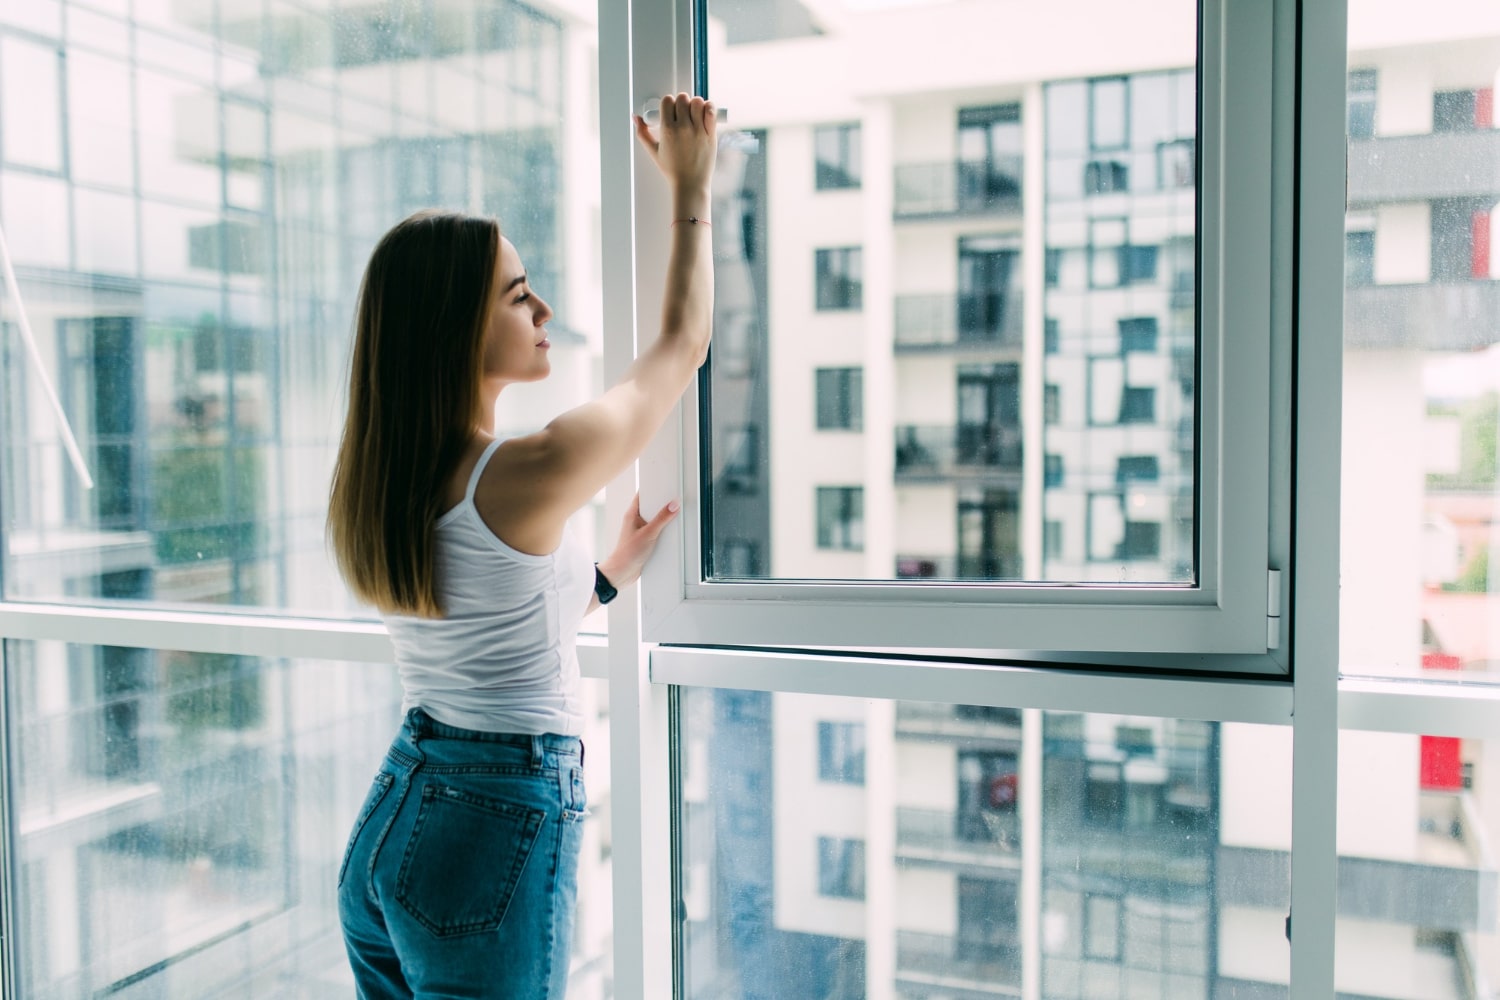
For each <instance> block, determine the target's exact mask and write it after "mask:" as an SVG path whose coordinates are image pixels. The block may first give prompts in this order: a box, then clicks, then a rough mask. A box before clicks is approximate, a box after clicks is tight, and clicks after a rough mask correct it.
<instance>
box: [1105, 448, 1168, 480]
mask: <svg viewBox="0 0 1500 1000" xmlns="http://www.w3.org/2000/svg"><path fill="white" fill-rule="evenodd" d="M1160 475H1161V472H1160V469H1159V468H1158V465H1157V461H1156V456H1155V455H1121V456H1120V459H1119V461H1118V462H1117V463H1116V464H1115V482H1116V483H1118V484H1119V485H1121V486H1123V485H1125V484H1126V483H1154V482H1156V481H1157V479H1158V478H1159V477H1160Z"/></svg>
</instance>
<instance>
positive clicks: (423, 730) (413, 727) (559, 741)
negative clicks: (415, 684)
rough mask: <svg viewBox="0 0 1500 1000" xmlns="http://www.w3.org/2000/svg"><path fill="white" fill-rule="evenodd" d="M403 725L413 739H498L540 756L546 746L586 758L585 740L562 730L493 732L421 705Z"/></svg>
mask: <svg viewBox="0 0 1500 1000" xmlns="http://www.w3.org/2000/svg"><path fill="white" fill-rule="evenodd" d="M401 728H402V735H403V736H405V737H406V738H407V739H409V740H411V741H412V742H413V743H419V742H420V741H422V740H430V739H443V740H465V741H468V742H471V743H499V744H503V745H507V746H517V747H526V748H528V749H529V750H531V752H532V755H533V756H535V757H540V755H541V753H542V752H543V751H545V750H561V751H570V750H576V751H577V752H578V757H579V763H580V764H581V763H582V761H583V741H582V740H581V739H579V738H578V737H577V736H563V735H561V734H559V733H491V732H485V731H484V730H480V729H464V728H462V727H459V726H450V725H448V724H447V723H446V722H439V721H438V720H436V719H434V718H433V717H432V716H430V715H428V714H427V712H426V711H425V710H424V709H422V708H420V707H417V708H412V709H410V710H409V711H408V712H407V713H406V721H405V722H404V723H403V724H402V727H401Z"/></svg>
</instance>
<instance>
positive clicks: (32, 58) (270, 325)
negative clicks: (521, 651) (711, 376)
mask: <svg viewBox="0 0 1500 1000" xmlns="http://www.w3.org/2000/svg"><path fill="white" fill-rule="evenodd" d="M0 6H3V7H4V8H5V11H4V12H3V13H0V22H4V21H7V20H8V19H10V20H14V18H16V17H19V16H21V13H22V12H21V11H20V10H19V9H17V10H14V11H13V10H12V8H25V10H26V11H27V12H31V11H32V10H33V8H36V10H38V11H40V12H41V13H42V14H45V13H46V11H47V10H49V9H51V8H53V7H56V6H57V5H56V4H50V3H40V2H34V0H26V2H24V3H19V4H15V3H5V2H0ZM62 8H63V9H62V10H60V11H54V12H53V15H52V18H51V19H52V20H53V21H56V22H57V23H58V24H59V25H61V24H63V23H65V24H66V26H67V29H68V33H67V35H66V36H65V40H64V42H63V43H61V46H60V48H59V47H58V46H53V45H47V44H42V43H41V42H40V41H37V40H35V36H32V35H28V36H27V37H26V39H22V38H21V37H19V36H17V35H14V34H10V33H5V34H3V37H0V101H3V105H4V106H3V107H0V156H3V157H4V162H3V163H0V222H3V224H4V227H5V233H6V236H7V239H8V241H9V244H10V247H11V250H12V253H13V255H14V257H15V260H16V264H17V266H18V268H19V269H20V280H21V293H22V298H23V300H24V304H25V307H26V310H27V313H28V315H29V317H30V320H31V326H32V328H33V329H34V330H35V333H36V337H37V340H38V348H39V351H40V355H41V359H42V363H43V367H44V368H45V371H44V372H38V371H36V370H34V369H33V367H32V365H31V363H30V362H29V361H28V360H27V357H26V355H25V353H24V352H22V351H20V350H13V349H12V348H15V347H17V346H18V345H17V343H11V344H9V345H8V346H7V348H6V350H5V351H4V352H3V354H0V358H3V359H4V361H5V363H6V366H7V369H6V371H5V373H4V375H3V378H0V384H3V385H4V386H6V387H7V389H9V390H10V392H11V393H12V396H11V397H10V398H9V399H8V400H7V401H6V405H5V406H4V408H3V415H4V424H3V426H0V449H3V458H0V488H3V503H0V507H3V511H4V521H3V526H0V528H3V534H4V546H3V557H0V558H3V560H4V564H3V570H4V572H3V573H0V576H3V578H4V594H5V596H6V597H8V598H20V599H41V600H93V599H97V598H100V597H104V596H108V597H111V598H115V599H124V600H135V601H152V602H160V603H164V604H181V603H185V602H205V603H211V604H219V605H223V604H231V605H241V606H246V605H248V606H256V607H263V608H275V609H288V610H292V611H298V612H315V613H326V614H346V613H349V612H351V611H357V610H358V609H355V608H354V607H353V606H352V604H351V602H350V600H349V598H348V597H347V596H346V594H345V591H344V588H343V586H342V585H341V584H340V582H339V581H338V579H337V576H336V574H335V573H334V571H333V569H332V566H331V564H330V561H329V559H328V552H327V547H326V545H325V542H324V532H323V523H324V516H325V507H326V502H327V492H328V481H329V474H330V472H331V469H332V461H333V455H334V449H335V446H336V443H337V435H338V433H339V430H340V425H341V421H342V417H343V406H344V393H345V388H346V379H347V364H348V353H349V347H350V332H351V330H352V327H353V308H354V302H355V296H356V293H357V291H358V284H359V279H360V275H361V273H362V271H363V268H364V264H365V261H366V259H367V258H368V255H369V253H370V250H371V248H372V247H373V246H374V244H375V241H376V240H377V239H378V238H379V237H380V236H381V235H382V234H383V233H384V232H385V231H386V230H387V229H388V228H390V227H391V226H392V225H394V224H395V223H396V222H398V221H399V220H400V219H402V218H403V217H405V216H406V215H408V214H410V213H411V212H413V211H416V210H418V209H421V208H429V207H438V208H448V209H457V210H466V211H472V212H476V213H483V214H489V215H493V216H495V217H497V218H498V219H499V220H500V222H501V226H502V229H503V231H504V232H505V234H506V235H507V236H508V237H509V238H510V239H511V241H512V242H513V243H514V244H515V245H516V247H517V248H518V250H519V251H520V253H521V256H522V260H523V261H524V262H525V265H526V267H527V270H528V273H529V275H530V278H531V282H532V284H533V286H534V287H535V288H536V289H537V290H538V291H539V292H540V293H541V294H542V295H543V296H544V297H545V298H546V299H547V300H548V302H549V303H550V304H551V305H552V306H553V308H554V310H555V312H556V316H557V318H556V319H555V320H554V321H553V323H552V324H551V325H550V328H549V332H550V339H551V342H552V344H553V350H552V352H551V358H552V364H553V373H552V376H551V378H549V379H548V380H547V381H546V382H545V383H542V384H539V385H531V386H525V387H518V388H513V389H507V390H506V392H505V393H504V394H502V399H501V404H500V410H501V416H500V421H499V427H500V429H501V431H502V432H504V433H519V432H524V431H529V430H534V429H536V428H538V427H540V426H541V425H542V424H543V423H545V422H546V421H547V420H549V419H550V418H551V417H552V416H553V415H554V414H555V413H557V412H558V411H560V410H561V409H563V408H565V407H567V406H570V405H574V404H576V403H579V402H582V401H583V400H584V399H585V398H587V397H588V396H589V395H591V394H593V393H595V392H597V391H598V385H597V380H598V376H597V370H598V365H599V362H600V356H601V351H600V329H601V316H602V308H601V304H600V296H601V291H600V264H599V258H598V254H599V250H598V247H599V235H598V224H599V223H598V220H599V209H598V199H599V186H598V183H597V181H596V180H590V178H591V177H593V176H594V173H593V168H592V167H591V166H590V164H592V163H593V162H594V161H595V160H596V159H597V149H598V136H597V126H596V125H595V124H593V123H594V122H595V121H596V119H597V112H596V108H597V101H598V97H597V86H596V84H595V82H594V81H595V80H596V77H597V73H596V70H595V66H594V61H595V56H594V50H595V48H596V43H595V27H594V25H593V24H592V23H591V22H590V21H588V20H583V19H581V18H580V17H578V16H574V15H573V14H569V15H567V16H566V17H563V16H559V15H554V14H548V13H544V12H543V10H542V9H539V8H536V7H534V6H532V5H529V4H524V3H521V2H519V0H441V2H440V0H414V2H411V3H401V4H394V5H393V4H386V3H379V4H364V5H349V4H333V3H329V2H328V0H318V2H305V0H298V2H295V3H293V2H289V0H267V2H265V3H262V2H260V0H256V2H254V3H233V4H216V3H211V2H208V0H173V2H169V0H132V2H128V3H127V2H126V0H112V2H110V3H108V4H101V3H98V2H96V0H90V2H88V3H83V2H78V3H71V2H70V3H66V4H63V5H62ZM62 15H65V17H63V16H62ZM126 18H129V20H126ZM23 20H24V21H25V23H26V24H27V25H28V26H29V29H31V30H41V31H52V32H54V33H55V32H56V30H57V28H50V29H49V28H48V27H47V26H46V24H44V23H42V22H37V21H35V19H32V18H31V17H30V14H29V13H28V14H27V15H26V18H25V19H23ZM46 20H47V18H46V17H43V18H42V21H43V22H45V21H46ZM132 21H133V26H132ZM120 38H125V39H130V40H133V41H131V44H129V45H124V44H116V41H118V40H119V39H120ZM565 109H566V111H565ZM565 150H566V152H565ZM574 161H576V162H574ZM19 308H20V303H17V302H15V301H12V299H11V295H10V293H9V292H8V291H6V290H4V289H3V288H0V323H3V324H4V326H5V329H6V330H7V335H6V338H5V339H6V340H8V341H13V340H14V338H13V337H12V336H11V333H10V331H11V330H12V328H13V327H14V324H15V321H16V319H17V317H18V310H19ZM44 378H45V380H47V381H50V382H51V383H52V384H53V385H54V386H56V388H57V391H58V394H59V396H60V397H61V399H62V402H63V407H64V409H65V411H66V412H67V415H68V420H69V422H70V424H71V426H72V428H73V430H74V432H75V433H76V435H77V437H78V441H79V445H80V448H81V450H82V452H83V457H84V459H85V462H86V464H87V466H88V468H89V470H90V473H91V474H92V475H93V477H94V478H95V479H96V480H98V483H99V485H98V488H97V489H94V490H92V491H90V490H87V489H85V488H84V487H83V485H82V481H81V479H80V477H79V476H78V475H77V474H76V473H75V471H74V469H73V468H72V466H71V464H70V462H69V460H68V457H67V454H66V452H65V450H64V446H63V436H62V433H61V429H60V427H59V425H58V422H57V420H56V419H55V417H54V415H53V414H52V412H51V409H50V407H49V405H48V403H47V395H46V388H45V386H44V385H43V380H44ZM110 414H112V415H113V417H112V420H113V423H112V424H111V425H110V426H107V427H106V426H105V425H104V424H103V423H101V421H102V420H103V419H104V417H105V415H110ZM760 440H762V441H763V440H764V439H763V437H762V438H761V439H760ZM603 521H604V519H603V517H602V512H600V511H598V510H595V509H594V508H593V507H590V508H589V509H587V510H585V511H584V512H583V514H582V515H581V517H580V522H581V523H580V527H581V529H582V530H581V534H582V535H583V536H585V537H586V538H587V539H588V540H589V542H590V544H595V547H596V550H597V549H598V548H600V547H602V545H601V544H597V543H595V541H594V540H595V539H596V538H602V539H603V544H608V543H610V542H613V540H614V539H613V534H614V525H613V524H609V525H604V524H603ZM606 531H607V534H606V533H605V532H606ZM121 580H128V581H129V582H128V583H127V584H122V583H120V582H119V581H121ZM596 624H600V623H596Z"/></svg>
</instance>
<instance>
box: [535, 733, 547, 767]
mask: <svg viewBox="0 0 1500 1000" xmlns="http://www.w3.org/2000/svg"><path fill="white" fill-rule="evenodd" d="M546 749H547V748H546V747H545V746H543V745H542V738H541V737H540V736H538V735H537V734H535V733H533V734H532V736H531V766H532V767H541V766H542V763H543V760H544V756H545V751H546Z"/></svg>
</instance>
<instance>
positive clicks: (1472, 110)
mask: <svg viewBox="0 0 1500 1000" xmlns="http://www.w3.org/2000/svg"><path fill="white" fill-rule="evenodd" d="M1494 125H1495V92H1494V91H1493V90H1490V89H1488V88H1485V89H1483V90H1447V91H1439V92H1437V93H1435V94H1433V95H1432V130H1433V131H1434V132H1472V131H1474V130H1475V129H1481V128H1493V127H1494Z"/></svg>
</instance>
